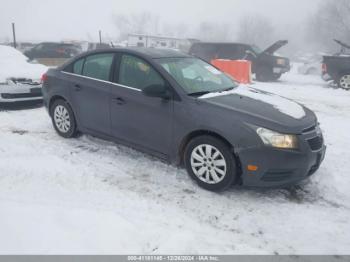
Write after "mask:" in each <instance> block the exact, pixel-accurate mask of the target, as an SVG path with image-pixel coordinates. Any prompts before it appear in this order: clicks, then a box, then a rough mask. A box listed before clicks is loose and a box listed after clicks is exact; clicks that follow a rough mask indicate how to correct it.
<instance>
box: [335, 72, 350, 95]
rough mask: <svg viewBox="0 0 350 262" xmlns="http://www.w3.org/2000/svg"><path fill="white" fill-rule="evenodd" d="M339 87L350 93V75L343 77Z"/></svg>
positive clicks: (340, 79)
mask: <svg viewBox="0 0 350 262" xmlns="http://www.w3.org/2000/svg"><path fill="white" fill-rule="evenodd" d="M338 86H339V87H340V88H343V89H345V90H348V91H350V74H344V75H342V76H341V77H340V78H339V80H338Z"/></svg>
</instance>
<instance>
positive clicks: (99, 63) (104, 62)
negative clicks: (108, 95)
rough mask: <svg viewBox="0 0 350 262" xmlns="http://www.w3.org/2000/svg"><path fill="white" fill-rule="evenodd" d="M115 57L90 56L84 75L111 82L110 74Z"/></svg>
mask: <svg viewBox="0 0 350 262" xmlns="http://www.w3.org/2000/svg"><path fill="white" fill-rule="evenodd" d="M113 57H114V54H113V53H110V54H98V55H91V56H88V57H87V58H86V59H85V63H84V67H83V75H84V76H87V77H91V78H96V79H100V80H104V81H109V73H110V71H111V66H112V63H113Z"/></svg>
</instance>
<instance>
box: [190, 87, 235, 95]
mask: <svg viewBox="0 0 350 262" xmlns="http://www.w3.org/2000/svg"><path fill="white" fill-rule="evenodd" d="M233 89H235V86H231V87H228V88H225V89H221V90H212V91H199V92H193V93H189V94H188V95H189V96H204V95H206V94H210V93H222V92H227V91H231V90H233Z"/></svg>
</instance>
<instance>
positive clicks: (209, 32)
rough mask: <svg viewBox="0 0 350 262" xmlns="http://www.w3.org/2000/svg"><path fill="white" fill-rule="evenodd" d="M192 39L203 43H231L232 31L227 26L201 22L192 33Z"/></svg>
mask: <svg viewBox="0 0 350 262" xmlns="http://www.w3.org/2000/svg"><path fill="white" fill-rule="evenodd" d="M193 35H194V37H196V38H198V39H201V40H203V41H214V42H219V41H224V42H225V41H231V40H232V30H231V27H230V25H228V24H220V23H214V22H202V23H200V24H199V26H198V28H197V30H195V32H194V34H193Z"/></svg>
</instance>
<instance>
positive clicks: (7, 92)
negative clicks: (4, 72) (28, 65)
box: [0, 84, 43, 103]
mask: <svg viewBox="0 0 350 262" xmlns="http://www.w3.org/2000/svg"><path fill="white" fill-rule="evenodd" d="M41 90H42V89H41V85H30V84H2V85H0V103H15V102H23V101H35V100H42V99H43V97H42V92H41Z"/></svg>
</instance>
